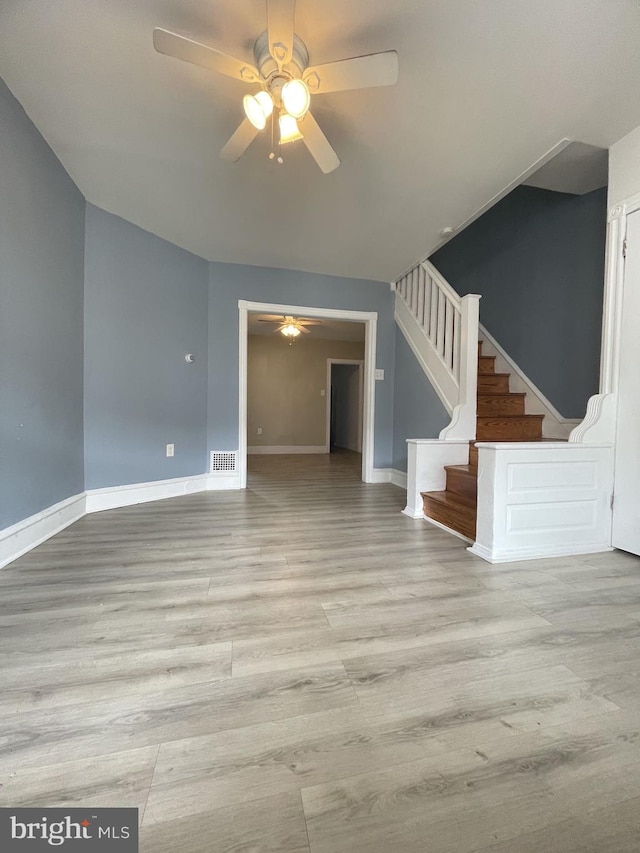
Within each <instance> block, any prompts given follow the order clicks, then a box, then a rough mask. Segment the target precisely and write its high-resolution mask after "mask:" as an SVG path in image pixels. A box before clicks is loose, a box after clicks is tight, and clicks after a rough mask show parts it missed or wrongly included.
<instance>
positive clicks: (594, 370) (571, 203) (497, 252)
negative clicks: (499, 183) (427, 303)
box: [431, 187, 607, 418]
mask: <svg viewBox="0 0 640 853" xmlns="http://www.w3.org/2000/svg"><path fill="white" fill-rule="evenodd" d="M606 214H607V191H606V189H601V190H596V191H595V192H592V193H588V194H587V195H584V196H572V195H566V194H564V193H555V192H549V191H547V190H540V189H536V188H534V187H518V188H517V189H516V190H514V191H513V192H512V193H510V194H509V195H508V196H507V197H506V198H504V199H502V201H500V202H499V203H498V204H496V205H495V206H494V207H492V208H491V210H489V211H488V212H487V213H485V214H484V215H483V216H482V217H480V219H478V220H477V221H476V222H474V223H473V224H472V225H470V226H469V227H468V228H466V229H465V230H464V231H462V232H461V233H460V234H459V235H457V236H456V237H454V238H453V240H451V241H450V242H449V243H447V244H446V245H445V246H444V247H443V248H442V249H440V250H439V251H438V252H436V253H435V254H434V255H433V256H432V257H431V261H432V262H433V264H434V265H435V266H436V267H437V268H438V269H439V270H440V272H441V273H442V274H443V275H444V276H445V278H446V279H447V280H448V281H449V283H450V284H451V285H452V287H454V288H455V289H456V290H457V291H458V293H459V294H460V295H461V296H464V295H465V294H467V293H480V294H482V299H481V301H480V321H481V322H482V324H483V325H484V326H485V327H486V328H487V329H488V331H489V332H490V333H491V334H492V335H493V336H494V338H495V339H496V340H497V341H498V343H500V344H501V346H502V347H503V348H504V349H505V350H506V352H507V353H508V354H509V355H510V356H511V358H513V360H514V361H515V362H516V364H517V365H519V367H521V368H522V370H523V371H524V372H525V374H527V376H529V378H530V379H531V380H532V381H533V382H534V383H535V384H536V385H537V386H538V388H540V390H541V391H542V392H543V393H544V394H545V395H546V397H547V398H548V399H549V400H550V401H551V402H552V403H553V405H554V406H555V407H556V409H558V411H559V412H560V414H562V415H564V417H567V418H581V417H583V416H584V413H585V409H586V404H587V400H588V399H589V397H590V396H591V395H592V394H597V393H598V379H599V368H600V334H601V328H602V298H603V290H604V258H605V232H606Z"/></svg>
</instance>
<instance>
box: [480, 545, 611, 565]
mask: <svg viewBox="0 0 640 853" xmlns="http://www.w3.org/2000/svg"><path fill="white" fill-rule="evenodd" d="M467 551H470V552H471V553H472V554H475V555H476V557H482V559H483V560H486V561H487V563H518V562H520V561H522V560H544V559H547V558H549V557H579V556H580V555H581V554H601V553H603V552H604V551H613V548H612V547H611V545H609V544H608V543H605V542H602V543H601V544H595V545H579V546H576V545H574V546H571V545H567V546H564V547H562V546H560V547H558V546H548V547H542V548H514V549H513V550H504V551H500V552H499V553H494V552H492V551H490V550H489V549H488V548H485V547H484V546H483V545H479V544H478V543H477V542H476V543H475V544H474V545H473V546H472V547H471V548H467Z"/></svg>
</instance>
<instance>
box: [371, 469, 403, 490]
mask: <svg viewBox="0 0 640 853" xmlns="http://www.w3.org/2000/svg"><path fill="white" fill-rule="evenodd" d="M371 482H372V483H391V484H392V485H394V486H398V488H400V489H406V488H407V475H406V474H405V472H404V471H399V470H398V469H397V468H374V469H373V476H372V478H371Z"/></svg>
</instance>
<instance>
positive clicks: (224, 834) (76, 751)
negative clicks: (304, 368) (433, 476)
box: [0, 452, 640, 853]
mask: <svg viewBox="0 0 640 853" xmlns="http://www.w3.org/2000/svg"><path fill="white" fill-rule="evenodd" d="M359 466H360V457H359V455H358V454H355V453H349V452H340V453H336V454H331V455H317V456H286V457H284V456H267V455H263V456H253V457H251V458H250V460H249V478H248V481H249V485H248V488H247V490H246V491H245V492H209V493H201V494H195V495H189V496H186V497H182V498H177V499H172V500H166V501H159V502H156V503H149V504H143V505H138V506H132V507H127V508H124V509H117V510H111V511H107V512H103V513H98V514H94V515H89V516H87V517H85V518H83V519H82V520H81V521H79V522H78V523H76V524H75V525H73V526H72V527H70V528H68V529H67V530H65V531H63V532H62V533H61V534H59V535H58V536H56V537H55V538H54V539H51V540H49V541H48V542H46V543H45V544H43V545H41V546H39V547H38V548H36V549H35V550H33V551H32V552H31V553H29V554H27V555H26V556H24V557H22V558H21V559H20V560H18V561H16V562H15V563H13V564H12V565H11V566H9V567H7V568H6V569H4V570H3V571H2V572H0V684H1V685H2V693H1V695H0V733H1V734H0V805H1V806H9V805H10V806H13V807H17V806H36V805H38V806H53V805H64V806H86V807H87V808H90V807H104V806H133V807H138V808H139V809H140V818H141V823H142V830H141V841H140V849H141V850H142V851H148V853H205V851H207V853H209V851H216V853H218V852H219V851H232V850H252V851H254V850H255V851H273V853H309V851H311V853H359V851H362V852H363V853H364V851H366V853H392V851H393V853H395V851H398V853H426V851H428V853H466V851H478V850H484V851H491V853H534V851H535V853H538V851H547V853H560V851H562V853H579V851H580V853H584V851H589V853H608V851H610V853H613V851H615V853H625V851H627V853H631V851H637V849H638V840H637V839H638V834H639V831H640V663H639V662H638V661H639V660H640V571H639V569H640V560H639V559H637V558H634V557H630V556H628V555H626V554H624V553H621V552H614V553H605V554H599V555H588V556H585V557H584V558H580V557H574V558H566V559H557V560H542V561H534V562H529V563H519V564H504V565H497V566H491V565H489V564H488V563H485V562H483V561H481V560H479V559H477V558H475V557H473V556H471V555H470V554H468V553H467V551H466V549H465V544H464V543H463V542H462V541H460V540H457V539H455V538H453V537H451V536H450V535H449V534H447V533H445V532H443V531H440V530H438V529H436V528H435V527H432V526H431V525H429V524H427V523H426V522H422V521H413V520H410V519H408V518H406V517H405V516H403V515H401V514H400V510H401V509H402V508H403V506H404V503H405V501H404V497H405V495H404V492H403V491H401V490H400V489H398V488H396V487H395V486H392V485H365V484H363V483H362V482H361V481H360V467H359Z"/></svg>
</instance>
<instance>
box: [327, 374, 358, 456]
mask: <svg viewBox="0 0 640 853" xmlns="http://www.w3.org/2000/svg"><path fill="white" fill-rule="evenodd" d="M334 364H356V365H357V366H358V453H362V435H363V433H364V418H363V399H362V398H363V396H364V395H363V393H362V392H363V383H362V369H363V367H364V361H363V360H362V359H358V358H328V359H327V384H326V385H325V392H324V393H325V396H326V398H327V405H326V432H325V437H326V441H325V449H326V452H327V453H330V452H331V368H332V367H333V365H334Z"/></svg>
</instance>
